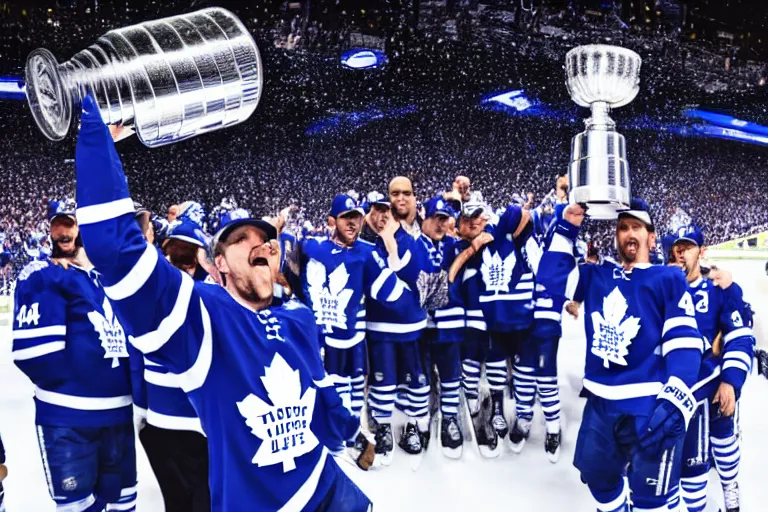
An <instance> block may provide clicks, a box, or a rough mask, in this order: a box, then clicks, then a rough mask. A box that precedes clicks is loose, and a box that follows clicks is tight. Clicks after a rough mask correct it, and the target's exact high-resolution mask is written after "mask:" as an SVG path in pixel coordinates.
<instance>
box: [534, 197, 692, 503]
mask: <svg viewBox="0 0 768 512" xmlns="http://www.w3.org/2000/svg"><path fill="white" fill-rule="evenodd" d="M583 220H584V210H583V208H582V207H581V206H579V205H575V204H574V205H570V206H568V208H566V210H565V212H564V217H563V218H562V219H556V220H555V227H554V233H553V235H552V237H551V239H550V240H549V241H548V246H547V250H546V251H545V253H544V255H543V257H542V260H541V263H540V266H539V273H538V283H539V284H541V285H542V286H544V288H545V290H546V292H548V293H549V294H551V295H552V296H553V297H557V298H558V300H562V299H563V298H565V297H568V298H575V300H577V301H581V302H583V304H584V311H585V318H586V319H587V320H586V322H585V324H586V325H585V327H586V338H587V347H588V348H587V355H586V364H585V375H584V380H583V384H584V390H583V394H584V395H585V396H586V397H587V403H586V406H585V408H584V415H583V418H582V422H581V427H580V429H579V436H578V440H577V442H576V452H575V455H574V465H575V466H576V467H577V468H578V469H579V471H580V472H581V479H582V481H583V482H585V483H586V484H587V486H588V487H589V490H590V492H591V493H592V496H593V497H594V498H595V500H596V501H597V504H598V505H597V509H598V510H599V511H602V512H608V511H627V510H628V504H627V503H628V495H629V489H631V490H632V503H633V504H634V505H633V508H632V510H633V511H641V510H646V511H648V510H654V511H658V510H666V507H668V505H667V503H668V498H671V497H672V496H675V495H676V494H677V493H678V484H679V479H680V470H681V467H682V465H681V464H680V463H679V461H680V456H681V451H682V445H683V440H684V437H685V430H686V427H687V425H688V423H689V421H690V419H691V416H692V415H693V412H694V410H695V400H694V398H693V394H692V392H691V388H692V387H693V385H694V383H695V382H696V379H697V376H698V372H699V366H700V364H701V354H702V349H703V342H702V339H701V335H700V334H699V332H698V330H697V327H696V318H695V310H694V306H693V299H692V297H691V294H690V292H689V291H688V287H687V284H686V282H685V279H684V276H683V274H682V273H681V272H680V271H679V270H678V269H675V268H670V267H664V266H651V265H650V263H649V254H650V249H651V247H652V246H653V242H654V238H655V234H654V233H655V230H654V227H653V223H652V222H651V218H650V215H649V214H648V211H647V208H646V206H645V203H643V202H642V201H637V200H633V201H632V205H631V207H630V209H628V210H626V211H624V212H622V213H621V214H620V215H619V218H618V221H617V225H616V246H617V249H618V252H619V255H620V256H621V265H620V266H619V265H615V264H613V263H611V262H608V261H606V262H604V263H602V264H601V265H581V266H576V259H575V258H574V252H573V249H574V242H575V240H576V236H577V234H578V231H579V226H581V223H582V222H583ZM627 465H628V466H627ZM627 467H628V470H627ZM676 506H677V505H676V504H674V503H671V504H670V505H669V509H670V510H675V507H676Z"/></svg>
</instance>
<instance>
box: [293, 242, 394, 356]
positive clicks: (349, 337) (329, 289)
mask: <svg viewBox="0 0 768 512" xmlns="http://www.w3.org/2000/svg"><path fill="white" fill-rule="evenodd" d="M298 257H299V266H300V268H301V276H300V279H301V290H300V291H301V295H300V297H301V299H302V301H303V302H304V303H305V304H306V305H307V306H309V307H310V308H311V309H312V310H313V311H314V312H315V321H316V323H317V328H318V329H319V332H320V335H321V338H322V339H323V341H324V342H325V344H327V345H328V346H330V347H333V348H338V349H346V348H350V347H353V346H355V345H357V344H358V343H360V342H362V341H363V340H365V329H366V312H367V311H366V307H365V298H366V297H370V298H372V299H380V300H383V301H387V302H394V301H396V300H398V299H399V298H400V297H401V296H402V294H403V291H404V290H405V286H404V283H403V282H402V281H400V280H399V279H398V278H397V276H396V275H395V273H394V272H393V271H392V270H391V269H390V268H388V267H387V265H386V263H385V262H384V260H383V259H382V258H381V257H380V256H379V255H378V254H377V253H376V248H375V246H374V245H373V244H371V243H369V242H365V241H363V240H360V239H358V240H356V241H355V243H354V244H353V245H352V246H351V247H341V246H339V245H338V244H336V242H334V241H333V240H331V239H329V238H328V237H312V238H307V239H304V240H302V241H301V243H300V244H299V256H298Z"/></svg>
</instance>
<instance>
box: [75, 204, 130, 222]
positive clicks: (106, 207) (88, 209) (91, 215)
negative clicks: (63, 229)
mask: <svg viewBox="0 0 768 512" xmlns="http://www.w3.org/2000/svg"><path fill="white" fill-rule="evenodd" d="M133 211H134V208H133V201H132V200H131V198H130V197H125V198H123V199H118V200H116V201H110V202H108V203H99V204H92V205H89V206H83V207H82V208H78V209H77V212H76V216H77V223H78V224H80V225H81V226H87V225H88V224H96V223H97V222H104V221H105V220H112V219H116V218H118V217H120V216H121V215H125V214H126V213H132V212H133Z"/></svg>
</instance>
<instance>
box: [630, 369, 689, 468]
mask: <svg viewBox="0 0 768 512" xmlns="http://www.w3.org/2000/svg"><path fill="white" fill-rule="evenodd" d="M695 411H696V401H695V399H694V398H693V394H692V393H691V390H690V389H688V386H686V385H685V383H684V382H683V381H682V380H680V379H679V378H677V377H670V378H669V380H668V381H667V383H666V384H665V385H664V387H663V389H662V390H661V393H659V395H658V397H657V400H656V408H655V409H654V410H653V413H652V414H651V418H650V420H649V421H648V426H647V427H646V429H645V432H644V433H643V434H642V435H641V436H640V447H641V448H642V449H643V450H644V451H647V452H651V453H661V452H662V451H663V450H669V449H671V448H672V447H674V446H675V444H677V442H678V441H679V440H680V439H681V438H682V437H684V436H685V431H686V429H687V428H688V423H689V422H690V421H691V417H693V413H694V412H695Z"/></svg>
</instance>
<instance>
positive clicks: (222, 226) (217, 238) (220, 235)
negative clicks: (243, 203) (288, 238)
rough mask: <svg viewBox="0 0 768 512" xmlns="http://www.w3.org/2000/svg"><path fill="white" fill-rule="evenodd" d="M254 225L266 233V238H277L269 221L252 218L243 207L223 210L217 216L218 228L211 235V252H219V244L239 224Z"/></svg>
mask: <svg viewBox="0 0 768 512" xmlns="http://www.w3.org/2000/svg"><path fill="white" fill-rule="evenodd" d="M246 225H248V226H254V227H256V228H259V229H260V230H262V231H263V232H264V233H265V234H266V235H267V240H274V239H276V238H277V229H276V228H275V226H273V225H272V224H270V223H269V222H267V221H265V220H261V219H254V218H252V217H251V214H250V213H248V211H247V210H244V209H243V208H238V209H236V210H232V211H228V212H224V213H223V214H222V215H221V217H219V230H218V231H217V232H216V234H215V235H214V236H213V241H212V242H211V247H212V248H213V254H214V255H216V254H220V252H219V251H220V247H219V246H220V244H221V242H224V241H226V240H227V237H228V236H229V234H230V233H232V231H234V230H235V228H238V227H240V226H246Z"/></svg>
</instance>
